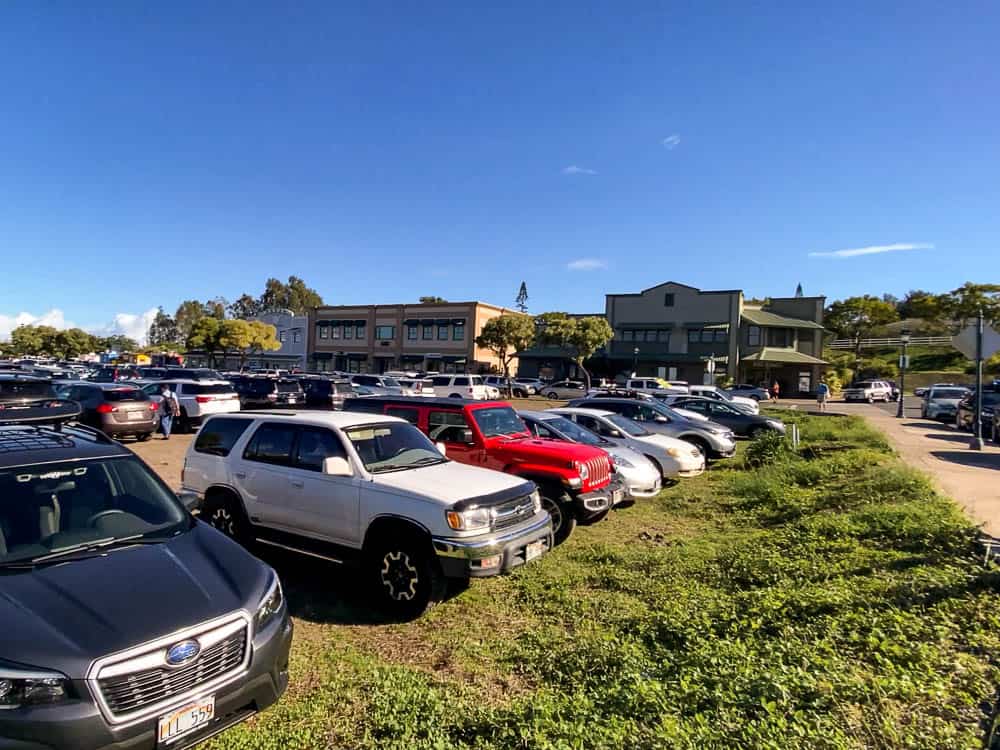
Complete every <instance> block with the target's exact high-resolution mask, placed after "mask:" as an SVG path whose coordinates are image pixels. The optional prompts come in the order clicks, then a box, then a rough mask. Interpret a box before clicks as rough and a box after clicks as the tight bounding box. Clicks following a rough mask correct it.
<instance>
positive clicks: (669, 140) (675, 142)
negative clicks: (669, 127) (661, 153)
mask: <svg viewBox="0 0 1000 750" xmlns="http://www.w3.org/2000/svg"><path fill="white" fill-rule="evenodd" d="M661 143H663V147H664V148H666V149H667V150H668V151H673V150H674V149H675V148H677V147H678V146H680V145H681V137H680V135H678V134H677V133H673V134H671V135H668V136H667V137H666V138H664V139H663V140H662V141H661Z"/></svg>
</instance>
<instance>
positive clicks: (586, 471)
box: [576, 461, 590, 482]
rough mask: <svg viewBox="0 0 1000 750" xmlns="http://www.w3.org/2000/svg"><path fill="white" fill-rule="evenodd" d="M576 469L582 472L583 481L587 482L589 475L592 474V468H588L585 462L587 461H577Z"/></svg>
mask: <svg viewBox="0 0 1000 750" xmlns="http://www.w3.org/2000/svg"><path fill="white" fill-rule="evenodd" d="M576 470H577V472H579V474H580V479H582V480H583V481H585V482H586V481H587V477H589V476H590V469H588V468H587V464H585V463H583V462H581V461H577V462H576Z"/></svg>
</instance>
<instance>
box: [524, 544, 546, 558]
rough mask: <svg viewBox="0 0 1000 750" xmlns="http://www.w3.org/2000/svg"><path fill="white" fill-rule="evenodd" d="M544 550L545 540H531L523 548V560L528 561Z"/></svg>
mask: <svg viewBox="0 0 1000 750" xmlns="http://www.w3.org/2000/svg"><path fill="white" fill-rule="evenodd" d="M544 551H545V541H544V540H542V539H539V540H538V541H537V542H532V543H531V544H529V545H528V546H527V547H525V548H524V561H525V562H530V561H531V560H534V559H535V558H536V557H538V556H539V555H541V554H542V553H543V552H544Z"/></svg>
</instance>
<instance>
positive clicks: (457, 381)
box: [454, 378, 469, 385]
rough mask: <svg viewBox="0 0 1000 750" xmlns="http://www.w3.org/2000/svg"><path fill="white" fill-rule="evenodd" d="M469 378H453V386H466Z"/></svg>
mask: <svg viewBox="0 0 1000 750" xmlns="http://www.w3.org/2000/svg"><path fill="white" fill-rule="evenodd" d="M468 384H469V378H455V383H454V385H468Z"/></svg>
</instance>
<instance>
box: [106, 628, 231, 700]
mask: <svg viewBox="0 0 1000 750" xmlns="http://www.w3.org/2000/svg"><path fill="white" fill-rule="evenodd" d="M246 647H247V629H246V628H240V630H238V631H237V632H235V633H233V634H232V635H231V636H229V637H228V638H226V639H225V640H223V641H220V642H219V643H217V644H215V645H214V646H211V647H210V648H207V649H205V650H204V651H203V652H202V653H201V654H200V655H199V657H198V659H197V660H196V661H193V662H191V663H190V664H186V665H184V666H183V667H177V668H174V669H171V668H169V667H166V666H164V667H162V668H157V669H149V670H146V671H144V672H133V673H132V674H125V675H119V676H117V677H107V678H105V679H102V680H98V685H99V686H100V688H101V694H102V695H103V696H104V700H105V702H106V703H107V704H108V708H109V709H111V712H112V713H114V714H116V715H118V716H122V715H124V714H130V713H132V712H134V711H140V710H142V709H143V708H144V707H146V706H152V705H153V704H155V703H159V702H160V701H163V700H167V699H169V698H171V697H173V696H175V695H180V694H182V693H186V692H188V691H189V690H193V689H195V688H196V687H198V685H201V684H203V683H206V682H208V681H210V680H214V679H215V678H216V677H219V676H221V675H224V674H226V673H227V672H230V671H232V670H234V669H236V668H238V667H239V666H240V665H241V664H242V662H243V657H244V655H245V652H246Z"/></svg>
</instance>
